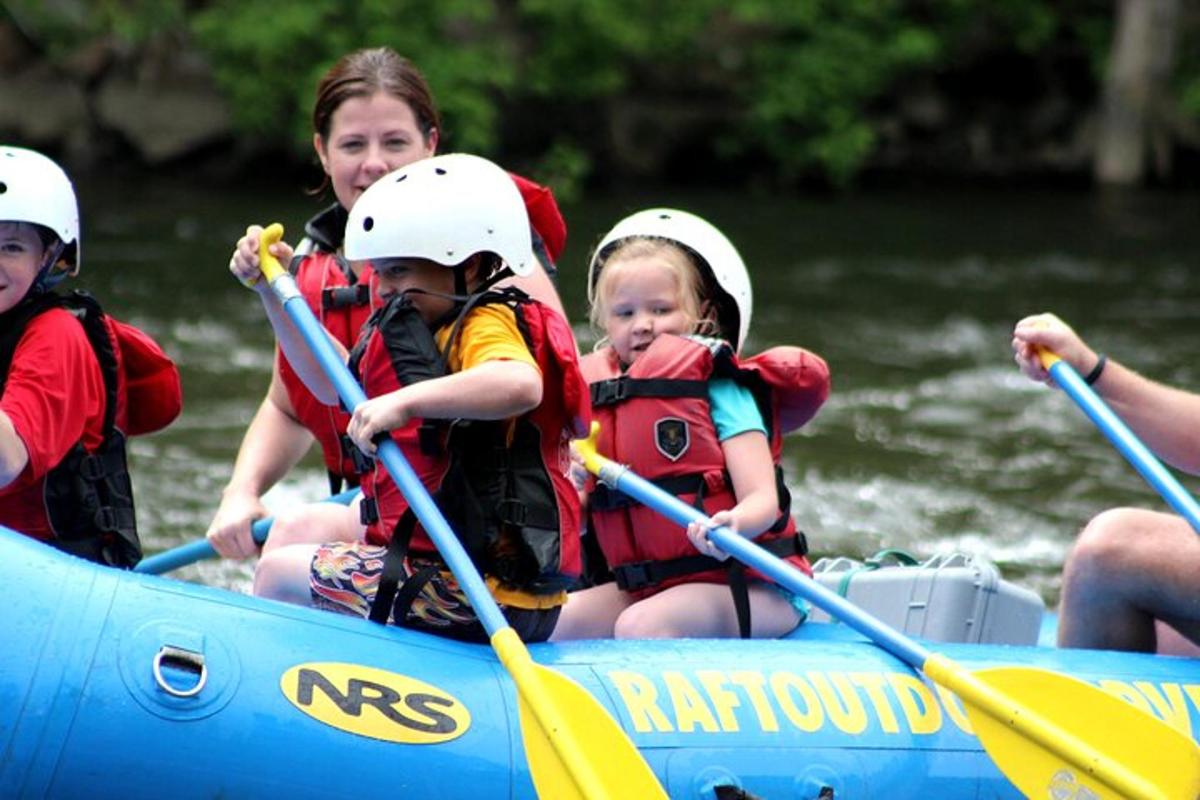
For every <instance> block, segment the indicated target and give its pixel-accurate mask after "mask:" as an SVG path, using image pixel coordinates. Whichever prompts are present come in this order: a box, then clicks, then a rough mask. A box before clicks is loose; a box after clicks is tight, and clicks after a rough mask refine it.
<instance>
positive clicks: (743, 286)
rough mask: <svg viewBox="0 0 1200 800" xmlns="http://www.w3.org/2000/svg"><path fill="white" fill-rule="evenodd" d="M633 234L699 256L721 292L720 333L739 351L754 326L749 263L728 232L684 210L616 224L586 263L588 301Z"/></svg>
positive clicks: (717, 301) (658, 211)
mask: <svg viewBox="0 0 1200 800" xmlns="http://www.w3.org/2000/svg"><path fill="white" fill-rule="evenodd" d="M635 237H649V238H654V239H667V240H668V241H671V242H674V243H675V244H678V245H680V246H682V247H683V248H684V249H685V250H687V251H688V252H689V253H690V254H691V255H693V256H695V260H696V262H697V264H698V266H699V267H700V270H701V273H702V274H701V277H702V278H703V279H704V281H705V283H706V284H711V285H712V287H713V289H714V291H715V293H716V295H717V296H716V297H715V298H713V302H714V305H715V306H716V310H717V323H718V325H719V326H720V328H721V335H722V336H723V337H724V338H726V339H728V340H729V341H730V342H731V343H732V344H733V347H734V349H735V350H740V349H741V347H742V343H743V342H744V341H745V340H746V333H747V332H748V331H749V330H750V316H751V314H752V313H753V310H754V294H753V292H752V291H751V289H750V275H749V274H748V273H747V272H746V264H745V263H744V262H743V261H742V257H741V256H740V255H738V251H737V248H735V247H734V246H733V244H732V243H731V242H730V241H729V239H727V238H725V234H723V233H721V232H720V231H719V230H717V229H716V228H715V227H714V226H713V225H711V224H710V223H708V222H706V221H705V220H703V219H701V218H700V217H698V216H696V215H695V214H689V213H688V212H686V211H679V210H677V209H674V208H649V209H646V210H645V211H638V212H637V213H636V214H631V215H630V216H628V217H626V218H625V219H623V220H621V221H620V222H618V223H617V224H616V225H614V226H613V229H612V230H610V231H609V232H608V233H606V234H605V235H604V238H603V239H601V240H600V244H599V245H597V246H596V250H595V252H594V253H593V254H592V263H591V264H589V265H588V301H589V302H594V301H595V292H596V279H597V278H599V276H600V270H601V268H602V267H603V266H604V262H605V261H606V260H607V259H608V257H609V256H610V255H612V252H613V251H614V250H615V249H616V247H617V245H618V244H620V243H621V242H622V241H624V240H625V239H631V238H635Z"/></svg>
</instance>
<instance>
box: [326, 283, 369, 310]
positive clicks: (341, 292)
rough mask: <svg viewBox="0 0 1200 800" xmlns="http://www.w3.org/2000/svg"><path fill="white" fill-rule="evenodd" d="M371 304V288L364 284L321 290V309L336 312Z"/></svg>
mask: <svg viewBox="0 0 1200 800" xmlns="http://www.w3.org/2000/svg"><path fill="white" fill-rule="evenodd" d="M369 302H371V287H369V286H368V285H367V284H365V283H358V284H355V285H354V286H330V287H328V288H325V289H322V290H321V308H323V309H325V310H326V311H336V310H337V309H339V308H346V307H347V306H365V305H366V304H367V303H369Z"/></svg>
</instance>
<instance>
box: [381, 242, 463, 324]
mask: <svg viewBox="0 0 1200 800" xmlns="http://www.w3.org/2000/svg"><path fill="white" fill-rule="evenodd" d="M373 267H374V269H375V275H376V281H377V284H376V285H377V287H378V293H379V296H380V298H382V299H383V301H384V302H387V301H388V300H390V299H391V298H392V296H393V295H397V294H404V293H405V292H408V291H409V290H411V289H420V290H421V291H418V292H412V293H411V294H409V300H410V301H411V302H412V304H413V306H415V307H416V309H417V313H419V314H420V315H421V319H422V320H423V321H424V322H425V323H426V324H432V323H433V322H435V321H436V320H438V319H440V318H441V317H442V315H444V314H445V313H446V312H447V311H449V310H450V308H451V306H453V304H454V303H453V301H452V300H449V299H447V298H445V297H438V296H437V295H435V294H426V292H440V293H441V294H453V293H454V270H453V269H451V268H450V267H444V266H442V265H441V264H438V263H437V262H435V261H429V260H427V259H424V258H389V259H385V260H381V261H379V262H376V263H374V264H373ZM471 276H472V273H471V271H470V268H468V271H467V280H468V285H469V283H470V280H471Z"/></svg>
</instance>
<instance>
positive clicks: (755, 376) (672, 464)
mask: <svg viewBox="0 0 1200 800" xmlns="http://www.w3.org/2000/svg"><path fill="white" fill-rule="evenodd" d="M581 366H582V368H583V372H584V375H585V376H586V377H587V379H588V383H589V384H590V385H591V395H592V404H593V407H594V410H595V415H596V418H597V419H598V420H599V421H600V436H599V441H598V443H597V449H598V450H599V452H600V453H602V454H603V455H605V456H607V457H608V458H611V459H612V460H614V461H616V462H618V463H621V464H626V465H628V466H629V467H630V469H631V470H632V471H633V472H634V473H636V474H638V475H640V476H642V477H643V478H646V479H647V480H650V481H652V482H654V483H656V484H657V485H659V486H660V487H661V488H663V489H665V490H667V491H669V492H671V493H672V494H674V495H676V496H678V497H680V498H681V499H682V500H684V501H685V502H687V503H690V504H694V505H697V507H701V508H703V510H704V511H705V513H707V514H709V515H711V514H714V513H716V512H717V511H721V510H725V509H729V508H732V507H733V506H734V505H736V503H737V500H736V498H735V496H734V494H733V487H732V486H731V484H730V481H729V478H728V475H727V473H726V470H725V455H724V452H723V451H722V449H721V443H720V441H719V440H718V438H717V430H716V426H715V425H714V423H713V419H712V411H711V408H710V405H709V396H708V382H709V379H710V378H712V377H714V376H718V377H726V376H727V377H730V378H733V379H735V380H737V381H738V382H739V383H742V384H743V385H746V386H747V387H749V388H750V389H751V391H752V392H753V394H754V396H755V399H756V400H757V401H758V405H759V409H760V411H762V413H763V420H764V422H765V423H766V426H767V429H768V439H769V441H770V444H771V453H772V456H773V458H774V459H775V464H776V472H777V475H779V476H780V477H779V480H778V481H777V485H778V489H779V492H780V498H779V499H780V518H779V521H778V522H777V523H776V525H775V526H774V527H772V529H771V530H768V531H766V532H764V533H763V534H761V535H759V536H758V537H756V538H755V541H756V542H757V543H759V544H762V545H763V546H768V547H770V548H771V549H773V550H778V551H779V552H778V553H777V554H779V555H782V556H783V557H785V558H787V559H788V560H789V561H791V562H792V563H793V564H794V565H796V566H797V567H799V568H801V569H803V570H804V571H806V572H810V569H809V565H808V561H807V559H805V558H804V556H803V547H802V546H797V547H791V548H790V551H791V552H788V551H789V547H788V546H787V543H788V542H789V540H793V541H794V540H795V537H796V536H797V534H796V527H795V522H794V521H793V519H792V517H791V513H790V496H789V495H788V493H787V489H786V486H785V485H784V483H783V480H782V475H781V471H780V470H779V458H780V454H781V450H782V435H783V433H785V432H787V431H789V430H792V429H794V426H796V425H798V424H802V423H803V422H805V421H807V420H808V419H810V418H811V417H812V415H813V414H815V413H816V411H817V409H818V408H819V407H820V406H821V404H822V403H823V402H824V401H825V398H826V397H827V396H828V393H829V371H828V368H827V367H826V365H825V362H824V361H823V360H822V359H820V358H819V357H818V356H815V355H813V354H812V353H809V352H807V351H805V350H802V349H800V348H797V347H778V348H773V349H771V350H768V351H767V352H765V353H762V354H760V355H758V356H755V357H752V358H748V359H743V360H738V359H737V358H736V357H735V356H734V355H733V352H732V350H731V349H730V347H729V345H728V344H726V343H725V342H722V341H719V340H716V339H707V338H703V337H696V336H686V337H680V336H671V335H663V336H659V337H658V338H657V339H655V340H654V342H653V344H651V346H650V347H649V349H647V350H646V351H645V352H644V353H643V354H642V355H641V356H640V357H639V358H638V359H637V361H635V362H634V363H633V365H632V366H631V367H630V368H629V369H628V370H626V371H622V370H621V365H620V363H619V361H618V358H617V354H616V352H615V351H614V350H613V349H612V348H611V347H609V348H605V349H603V350H600V351H598V352H596V353H592V354H590V355H587V356H584V357H583V359H581ZM589 518H590V520H591V530H592V531H593V532H594V533H595V534H596V537H597V542H598V544H599V545H600V547H601V549H602V551H603V552H604V555H605V557H606V559H607V560H608V563H609V566H610V567H612V568H613V570H614V573H616V574H617V577H618V581H619V583H621V584H622V588H626V589H627V590H629V591H631V592H633V594H634V595H635V596H638V597H645V596H648V595H651V594H654V593H656V592H659V591H661V590H663V589H665V588H667V587H669V586H673V585H676V584H679V583H684V582H692V581H703V582H709V583H725V582H726V581H727V580H728V571H727V569H726V568H725V565H723V564H719V562H716V561H715V560H712V559H707V560H704V557H702V556H699V554H698V553H697V551H696V549H695V547H693V546H692V544H691V542H690V541H689V540H688V538H687V534H686V532H685V531H684V529H683V528H682V527H680V526H678V525H676V524H675V523H673V522H671V521H669V520H668V519H667V518H666V517H664V516H662V515H661V514H659V513H657V512H655V511H654V510H652V509H650V508H647V507H645V506H642V505H640V504H637V503H634V502H633V501H631V500H629V498H626V497H625V496H624V495H621V494H620V493H619V492H615V491H611V490H608V489H607V488H606V487H602V486H598V487H596V489H595V490H594V491H593V492H592V495H591V503H590V504H589ZM776 543H780V544H776ZM697 557H698V558H699V559H701V560H699V561H694V560H693V559H694V558H697ZM678 559H687V560H688V561H687V564H688V565H697V564H701V563H704V564H711V567H710V568H709V569H707V570H704V571H695V570H692V571H689V572H684V573H682V574H681V573H679V572H678V571H677V570H672V569H669V568H666V567H660V566H657V565H658V564H660V563H663V562H673V561H676V560H678ZM671 573H674V574H671ZM622 574H624V575H625V576H626V577H625V579H622ZM750 574H751V575H752V576H753V577H756V578H760V579H763V576H762V575H759V574H758V573H756V572H753V571H751V573H750Z"/></svg>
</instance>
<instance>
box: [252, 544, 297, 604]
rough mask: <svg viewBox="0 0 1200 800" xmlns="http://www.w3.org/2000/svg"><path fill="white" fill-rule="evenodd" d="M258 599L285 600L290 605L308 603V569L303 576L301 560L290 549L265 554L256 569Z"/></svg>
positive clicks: (254, 590)
mask: <svg viewBox="0 0 1200 800" xmlns="http://www.w3.org/2000/svg"><path fill="white" fill-rule="evenodd" d="M252 591H253V593H254V595H255V596H256V597H266V598H270V599H272V600H283V601H285V602H288V603H301V604H302V603H307V602H308V594H309V592H308V568H307V566H306V565H305V566H304V569H303V574H301V569H300V560H299V559H297V558H296V556H295V554H294V553H291V552H289V550H288V549H277V550H275V551H273V552H269V553H263V557H262V558H260V559H259V561H258V565H257V566H256V567H255V569H254V587H253V589H252Z"/></svg>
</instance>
